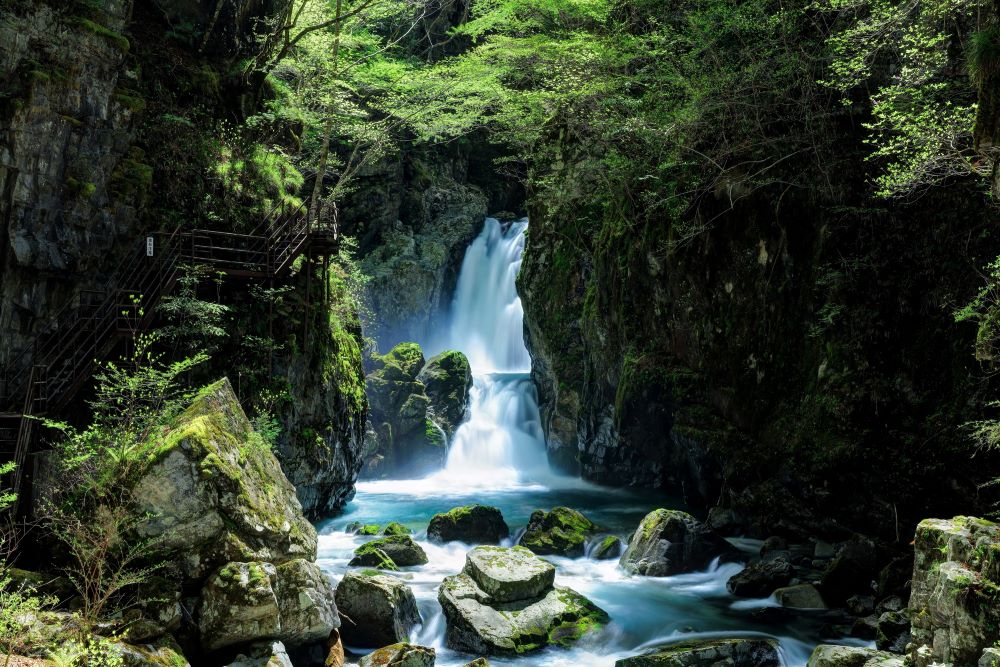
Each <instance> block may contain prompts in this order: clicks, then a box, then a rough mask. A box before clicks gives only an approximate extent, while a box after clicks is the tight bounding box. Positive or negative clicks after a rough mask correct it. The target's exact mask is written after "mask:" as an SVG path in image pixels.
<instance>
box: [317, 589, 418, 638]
mask: <svg viewBox="0 0 1000 667" xmlns="http://www.w3.org/2000/svg"><path fill="white" fill-rule="evenodd" d="M336 600H337V609H339V610H340V612H341V613H342V614H343V615H344V616H345V618H347V619H349V620H345V621H344V623H343V626H342V627H341V636H342V637H343V638H344V641H346V642H347V644H348V645H349V646H358V647H361V648H377V647H380V646H388V645H389V644H396V643H399V642H405V641H406V640H407V639H408V638H409V636H410V630H412V629H413V627H414V626H416V625H417V624H419V623H420V612H419V611H418V610H417V601H416V598H414V597H413V591H411V590H410V587H409V586H407V585H406V584H405V583H403V582H402V581H400V580H399V579H397V578H395V577H390V576H386V575H382V574H373V573H369V572H356V571H352V572H348V573H347V574H345V575H344V578H343V579H342V580H341V581H340V583H339V584H338V585H337V595H336Z"/></svg>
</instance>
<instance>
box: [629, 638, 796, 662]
mask: <svg viewBox="0 0 1000 667" xmlns="http://www.w3.org/2000/svg"><path fill="white" fill-rule="evenodd" d="M781 664H782V662H781V658H780V657H779V654H778V642H777V641H775V640H773V639H743V638H736V639H700V640H692V641H685V642H680V643H677V644H670V645H669V646H664V647H662V648H658V649H655V650H653V651H651V652H649V653H646V654H643V655H637V656H633V657H631V658H624V659H622V660H619V661H617V662H616V663H615V667H780V665H781Z"/></svg>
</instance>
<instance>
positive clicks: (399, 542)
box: [349, 535, 427, 570]
mask: <svg viewBox="0 0 1000 667" xmlns="http://www.w3.org/2000/svg"><path fill="white" fill-rule="evenodd" d="M426 563H427V554H426V553H425V552H424V550H423V548H422V547H421V546H420V545H419V544H417V543H416V542H414V541H413V538H412V537H410V536H409V535H386V536H385V537H378V538H375V539H374V540H372V541H370V542H366V543H364V544H362V545H361V546H360V547H358V548H357V549H355V550H354V557H353V558H352V559H351V561H350V563H349V564H350V565H356V566H362V567H378V568H382V569H389V570H394V569H396V568H399V567H409V566H411V565H424V564H426Z"/></svg>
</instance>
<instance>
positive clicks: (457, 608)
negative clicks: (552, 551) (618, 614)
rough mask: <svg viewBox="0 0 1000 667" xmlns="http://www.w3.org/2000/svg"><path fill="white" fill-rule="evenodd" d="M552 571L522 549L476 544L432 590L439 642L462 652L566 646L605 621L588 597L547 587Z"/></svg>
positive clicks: (505, 652) (517, 651)
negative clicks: (441, 621) (439, 615)
mask: <svg viewBox="0 0 1000 667" xmlns="http://www.w3.org/2000/svg"><path fill="white" fill-rule="evenodd" d="M554 575H555V568H554V567H553V566H552V565H551V564H549V563H546V562H545V561H543V560H541V559H540V558H538V557H537V556H535V555H534V554H532V553H531V552H530V551H528V550H527V549H523V548H520V547H514V548H512V549H507V548H503V547H476V548H475V549H473V550H472V551H471V552H470V553H469V554H468V556H467V557H466V563H465V568H464V569H463V570H462V572H461V573H460V574H457V575H455V576H451V577H446V578H445V580H444V581H443V582H442V583H441V588H440V589H439V591H438V602H440V603H441V608H442V609H443V611H444V615H445V619H446V621H447V630H446V632H445V643H446V644H447V646H448V647H450V648H453V649H455V650H458V651H465V652H467V653H478V654H480V655H518V654H521V653H526V652H528V651H533V650H536V649H539V648H542V647H544V646H546V645H548V644H559V645H568V644H569V643H571V642H573V641H575V640H577V639H579V638H580V637H581V636H583V635H584V634H586V633H587V632H589V631H591V630H594V629H596V628H598V627H600V626H601V625H602V624H604V623H606V622H607V620H608V616H607V614H606V613H605V612H604V611H602V610H601V609H599V608H598V607H596V606H595V605H594V604H593V603H592V602H590V600H588V599H587V598H585V597H583V596H582V595H580V594H579V593H577V592H576V591H573V590H571V589H569V588H563V587H560V586H553V578H554ZM520 596H524V597H520Z"/></svg>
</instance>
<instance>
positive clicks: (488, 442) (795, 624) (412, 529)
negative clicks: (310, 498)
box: [318, 218, 874, 667]
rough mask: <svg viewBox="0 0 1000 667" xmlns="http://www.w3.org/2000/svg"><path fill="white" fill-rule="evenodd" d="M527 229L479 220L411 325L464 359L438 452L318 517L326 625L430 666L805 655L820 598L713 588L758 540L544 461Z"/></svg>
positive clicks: (435, 347) (431, 347)
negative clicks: (790, 607)
mask: <svg viewBox="0 0 1000 667" xmlns="http://www.w3.org/2000/svg"><path fill="white" fill-rule="evenodd" d="M527 229H528V221H527V220H520V221H517V222H513V223H507V224H504V223H501V222H500V221H498V220H496V219H493V218H487V219H486V222H485V225H484V227H483V230H482V232H481V233H480V235H479V236H478V238H476V239H475V240H474V241H473V243H472V244H471V246H470V247H469V248H468V251H467V253H466V255H465V258H464V261H463V264H462V270H461V273H460V276H459V280H458V284H457V286H456V291H455V298H454V302H453V307H452V312H451V314H450V321H449V322H448V323H447V326H446V327H443V330H442V331H439V332H437V333H436V335H434V336H431V340H429V341H423V343H424V345H423V349H424V350H426V351H427V352H428V353H429V354H428V356H430V354H434V353H438V352H441V351H443V350H458V351H460V352H463V353H464V354H465V355H466V356H467V357H468V360H469V365H470V366H471V372H472V376H473V381H472V388H471V391H470V394H469V409H468V413H467V416H466V419H465V420H464V421H462V422H461V423H460V424H459V425H458V426H457V427H456V428H455V430H454V433H453V434H452V437H451V438H450V443H449V445H448V449H447V455H446V456H444V457H442V459H441V465H440V468H439V469H438V470H435V471H432V472H430V473H429V474H426V475H423V476H420V475H416V476H413V475H410V476H407V475H405V474H404V475H401V476H402V477H408V478H405V479H378V480H372V481H366V482H361V483H359V484H358V487H357V495H356V497H355V498H354V500H353V501H352V502H350V503H349V504H348V506H347V508H346V511H345V514H344V515H343V516H341V517H338V518H337V519H334V520H331V521H329V522H327V523H325V524H322V525H321V526H320V538H319V539H320V547H319V559H318V562H319V563H320V565H321V567H323V568H324V569H325V571H327V572H328V573H329V574H330V575H331V576H333V577H334V578H340V577H343V576H344V573H345V572H348V575H347V579H344V582H345V583H344V584H341V585H342V586H346V585H348V583H349V584H350V591H351V593H352V595H351V596H348V595H347V594H346V592H339V593H338V603H339V604H340V605H341V608H342V609H347V610H348V611H347V613H348V615H351V612H352V611H353V613H354V614H362V617H361V618H355V619H354V622H355V623H356V624H357V625H358V628H359V630H358V631H356V632H352V629H351V623H345V625H344V627H343V628H342V636H343V639H344V644H345V646H346V647H347V649H348V650H349V651H354V652H356V653H358V654H367V653H368V651H370V650H371V649H379V648H381V647H380V646H375V645H374V644H375V643H380V642H372V641H371V637H372V634H373V633H375V634H378V633H381V634H378V636H379V637H380V640H381V642H382V643H387V642H388V641H389V640H390V639H391V640H393V641H401V640H404V639H406V640H408V641H409V642H410V643H412V644H413V645H418V646H423V647H427V648H429V649H433V650H434V652H435V658H434V660H435V664H437V665H442V666H445V667H450V666H458V665H466V664H467V663H469V662H470V661H472V660H473V659H475V658H477V657H479V656H481V655H482V656H489V659H490V661H491V663H490V664H500V665H507V664H511V665H515V664H516V665H525V666H526V667H527V666H533V667H534V666H538V667H541V666H546V667H570V666H580V665H587V666H593V667H601V666H607V667H610V666H611V665H615V664H621V665H623V666H625V667H631V666H635V667H638V666H639V665H645V664H661V662H655V661H656V660H661V659H662V660H663V661H667V660H668V659H672V658H674V657H677V655H680V657H681V658H682V661H681V662H678V663H676V664H685V665H687V664H691V665H696V664H697V665H700V664H711V662H710V659H711V658H712V656H716V657H718V659H720V660H722V661H723V662H722V663H720V664H737V665H743V664H746V665H751V664H753V665H767V664H774V665H779V664H784V665H805V664H806V662H807V660H808V658H809V655H810V653H811V652H812V650H813V648H814V646H816V645H817V644H819V643H820V642H821V638H822V632H821V626H823V625H824V624H825V623H828V622H829V621H828V620H827V619H826V618H825V616H824V612H822V611H812V612H803V613H801V614H797V615H794V616H784V615H779V614H778V613H777V612H781V611H782V610H780V609H777V607H778V606H779V603H778V602H777V601H776V598H775V597H773V596H771V595H770V592H771V591H770V590H769V589H768V585H769V584H773V585H774V586H773V587H774V588H777V587H779V586H781V585H785V584H787V583H789V580H790V577H789V578H788V580H784V581H782V580H780V578H779V579H778V580H770V581H769V582H767V583H765V584H764V585H763V587H761V586H758V588H759V589H760V591H761V592H760V593H759V595H758V594H756V593H755V596H754V597H750V598H746V597H742V598H737V597H735V596H734V595H733V594H732V593H731V592H730V589H728V588H727V582H729V580H730V578H732V577H733V576H734V575H736V574H738V573H740V572H741V571H743V564H742V563H743V562H746V561H748V560H751V556H750V554H754V555H756V554H755V553H754V552H756V551H757V550H758V549H759V548H760V543H759V542H754V541H751V540H743V541H735V540H734V541H726V540H723V539H722V538H721V537H718V536H717V535H715V534H714V533H712V532H711V531H710V530H708V529H707V528H705V526H704V525H703V524H702V523H701V522H699V521H697V520H695V519H694V518H693V517H691V516H690V515H689V514H686V513H685V512H682V511H679V510H667V509H658V510H656V511H652V510H654V509H656V507H657V503H656V501H655V500H654V499H653V498H651V497H648V496H644V495H642V494H637V493H631V492H626V491H620V490H610V489H605V488H600V487H596V486H593V485H590V484H586V483H584V482H581V481H580V480H577V479H571V478H566V477H561V476H558V475H555V474H554V473H552V472H551V471H550V469H549V467H548V464H547V461H546V456H545V444H544V437H543V434H542V429H541V423H540V417H539V410H538V404H537V398H536V395H535V389H534V385H533V383H532V381H531V377H530V363H531V362H530V357H529V355H528V350H527V348H526V346H525V343H524V340H523V311H522V308H521V302H520V298H519V297H518V294H517V290H516V288H515V279H516V277H517V271H518V268H519V266H520V262H521V253H522V251H523V248H524V241H525V232H526V231H527ZM407 354H409V352H407ZM393 355H395V357H398V358H399V359H402V358H403V356H404V355H403V353H402V352H397V351H395V350H394V352H393V353H392V354H391V355H389V356H393ZM435 358H437V357H435ZM420 363H423V361H422V358H421V360H420ZM399 365H400V366H401V367H403V366H406V362H405V361H399ZM414 368H415V366H414ZM413 373H414V374H416V370H413ZM396 476H397V477H398V476H400V475H396ZM661 502H662V501H661ZM640 521H641V522H642V524H641V526H640ZM636 526H640V528H639V530H638V531H636V532H635V535H634V536H632V537H631V540H630V539H629V536H630V534H631V533H632V532H633V531H635V529H636ZM626 543H627V547H628V548H627V549H626ZM477 544H478V545H495V546H475V545H477ZM517 544H520V545H521V546H515V545H517ZM663 545H668V546H669V548H664V546H663ZM512 547H513V548H512ZM525 547H527V548H525ZM529 549H530V551H529ZM532 552H533V553H532ZM788 556H789V557H791V555H790V554H789V555H788ZM619 558H620V559H621V562H619ZM543 559H544V560H543ZM350 564H359V565H360V564H363V565H364V566H367V567H372V566H374V567H376V568H378V569H379V571H380V572H381V574H378V575H376V574H374V573H373V572H371V571H365V570H361V571H359V570H357V569H352V567H351V565H350ZM772 569H773V568H772ZM778 569H779V570H780V568H778ZM768 571H769V572H770V570H768ZM750 574H751V575H752V574H753V572H752V571H751V572H750ZM794 588H795V587H794V586H793V587H792V589H794ZM345 591H346V589H345ZM388 591H392V592H391V593H388ZM792 593H793V595H792V598H795V597H796V596H795V591H794V590H793V591H792ZM411 597H412V599H413V600H414V601H415V606H416V609H417V610H418V612H419V613H418V614H417V615H414V613H413V602H409V601H408V600H410V598H411ZM801 597H802V596H801V594H799V598H801ZM341 598H343V600H341ZM348 598H350V599H348ZM369 599H370V600H380V601H381V602H378V603H375V602H371V603H369V602H365V600H369ZM803 599H804V598H803ZM386 600H398V604H395V605H394V604H388V603H387V602H386ZM815 604H818V605H820V606H822V604H823V603H822V601H820V602H818V603H815ZM376 611H377V614H376V616H373V617H369V616H370V614H373V613H376ZM779 617H780V618H782V619H783V620H782V621H781V622H780V623H777V624H776V623H775V621H774V620H773V619H775V618H779ZM362 625H363V626H365V629H364V630H363V631H362V630H361V626H362ZM379 628H384V630H378V629H379ZM682 641H683V642H684V643H683V644H678V642H682ZM849 641H850V640H849ZM689 642H695V643H694V644H692V645H688V643H689ZM859 643H861V644H865V642H859ZM664 645H667V646H668V649H669V650H668V649H662V650H660V649H657V647H661V646H664ZM684 647H687V648H684ZM393 650H395V649H393ZM656 651H660V652H659V653H657V652H656ZM664 651H667V652H664ZM872 651H873V652H874V649H872ZM678 652H680V653H678ZM646 653H649V654H650V656H649V658H648V660H653V661H654V662H647V661H646V660H647V658H643V657H641V656H642V655H643V654H646ZM681 654H682V655H681ZM421 655H423V654H421ZM637 655H638V656H640V657H638V658H637V657H635V656H637ZM377 659H379V658H377V657H375V656H374V654H373V657H372V658H371V660H377ZM421 659H422V660H423V659H425V658H421ZM415 664H416V663H415ZM662 664H667V662H662ZM669 664H674V663H673V662H671V663H669Z"/></svg>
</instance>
